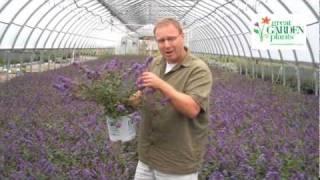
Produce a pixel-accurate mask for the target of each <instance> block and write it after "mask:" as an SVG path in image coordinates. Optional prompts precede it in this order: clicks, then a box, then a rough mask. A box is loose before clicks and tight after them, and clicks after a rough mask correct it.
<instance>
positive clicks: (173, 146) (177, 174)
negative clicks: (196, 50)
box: [135, 18, 212, 180]
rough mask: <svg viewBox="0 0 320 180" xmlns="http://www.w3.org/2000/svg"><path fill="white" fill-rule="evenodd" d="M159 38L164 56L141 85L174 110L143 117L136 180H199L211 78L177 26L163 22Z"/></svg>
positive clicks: (156, 31)
mask: <svg viewBox="0 0 320 180" xmlns="http://www.w3.org/2000/svg"><path fill="white" fill-rule="evenodd" d="M154 35H155V38H156V41H157V43H158V47H159V50H160V53H161V55H162V56H161V57H157V58H155V60H154V61H153V62H152V63H151V65H150V67H149V71H148V72H144V73H143V74H142V76H141V77H140V79H139V80H140V82H142V85H143V87H150V88H153V89H155V90H156V91H158V92H160V93H161V94H162V95H163V96H165V97H166V98H167V99H169V104H167V105H165V106H164V107H162V108H161V109H159V113H157V114H154V113H150V112H151V111H152V108H154V107H150V109H149V111H148V110H145V111H143V113H142V114H143V115H142V118H143V120H142V122H141V124H140V128H139V136H138V153H139V162H138V165H137V169H136V174H135V180H171V179H172V180H186V179H188V180H191V179H192V180H196V179H198V170H199V168H200V166H201V163H202V158H203V155H204V151H205V144H206V142H207V128H208V112H209V108H208V106H209V98H208V97H209V94H210V92H211V86H212V77H211V72H210V70H209V68H208V66H207V65H206V64H205V63H204V62H203V61H202V60H200V59H198V58H196V57H194V56H192V55H191V54H190V52H189V51H188V49H187V48H186V47H184V33H183V31H182V28H181V25H180V24H179V23H178V22H177V21H176V20H174V19H172V18H166V19H162V20H161V21H159V22H158V23H157V24H156V25H155V27H154Z"/></svg>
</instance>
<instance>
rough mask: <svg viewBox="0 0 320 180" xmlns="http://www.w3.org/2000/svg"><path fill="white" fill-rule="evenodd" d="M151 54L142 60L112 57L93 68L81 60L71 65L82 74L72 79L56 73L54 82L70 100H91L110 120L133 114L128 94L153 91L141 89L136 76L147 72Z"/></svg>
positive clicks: (134, 109)
mask: <svg viewBox="0 0 320 180" xmlns="http://www.w3.org/2000/svg"><path fill="white" fill-rule="evenodd" d="M151 61H152V57H149V58H147V59H146V61H145V62H144V63H137V62H135V63H124V62H122V61H119V60H117V59H113V60H111V61H109V62H107V63H105V64H104V65H102V66H101V67H98V68H96V69H92V68H89V67H88V66H85V65H82V64H80V63H74V64H73V65H74V66H75V67H77V68H78V69H79V71H80V72H81V76H79V77H77V78H74V79H71V78H68V77H65V76H59V77H58V78H57V80H56V82H55V84H54V85H53V86H54V87H55V88H56V89H58V90H59V91H60V92H61V93H62V94H63V95H64V96H66V97H69V98H71V99H72V100H80V101H93V102H95V103H97V104H98V105H101V106H102V107H103V108H104V113H105V115H107V116H109V117H111V118H112V119H118V117H120V116H124V115H131V116H133V117H134V116H136V107H134V106H133V105H132V102H131V101H130V97H131V96H132V95H133V94H135V93H136V92H137V91H138V90H140V91H142V92H144V91H145V92H146V93H145V94H146V95H150V93H153V92H154V90H152V89H150V88H143V87H142V86H141V82H139V81H138V77H139V76H140V75H141V74H142V73H143V72H144V71H147V67H148V66H149V64H150V62H151Z"/></svg>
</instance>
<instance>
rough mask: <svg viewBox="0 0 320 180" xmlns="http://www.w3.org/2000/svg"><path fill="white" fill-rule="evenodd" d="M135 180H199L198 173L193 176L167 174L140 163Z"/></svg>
mask: <svg viewBox="0 0 320 180" xmlns="http://www.w3.org/2000/svg"><path fill="white" fill-rule="evenodd" d="M134 180H198V173H192V174H185V175H180V174H166V173H162V172H159V171H157V170H155V169H151V168H150V167H149V166H148V165H146V164H144V163H143V162H141V161H139V162H138V165H137V169H136V174H135V175H134Z"/></svg>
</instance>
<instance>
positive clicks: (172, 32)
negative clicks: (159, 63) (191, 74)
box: [155, 24, 184, 63]
mask: <svg viewBox="0 0 320 180" xmlns="http://www.w3.org/2000/svg"><path fill="white" fill-rule="evenodd" d="M155 37H156V41H157V43H158V47H159V50H160V53H161V54H162V56H164V58H165V59H166V60H167V61H168V62H169V63H178V62H179V61H181V60H182V58H183V56H184V36H183V34H182V33H180V32H179V30H178V29H177V28H176V27H175V26H173V25H171V24H168V25H163V26H159V27H157V29H156V32H155Z"/></svg>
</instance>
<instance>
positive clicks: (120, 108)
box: [116, 104, 126, 112]
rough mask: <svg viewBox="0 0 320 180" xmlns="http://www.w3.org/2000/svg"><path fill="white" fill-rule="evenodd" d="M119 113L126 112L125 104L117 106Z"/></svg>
mask: <svg viewBox="0 0 320 180" xmlns="http://www.w3.org/2000/svg"><path fill="white" fill-rule="evenodd" d="M116 109H117V111H119V112H122V111H125V110H126V107H124V105H123V104H119V105H117V108H116Z"/></svg>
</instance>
